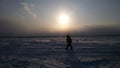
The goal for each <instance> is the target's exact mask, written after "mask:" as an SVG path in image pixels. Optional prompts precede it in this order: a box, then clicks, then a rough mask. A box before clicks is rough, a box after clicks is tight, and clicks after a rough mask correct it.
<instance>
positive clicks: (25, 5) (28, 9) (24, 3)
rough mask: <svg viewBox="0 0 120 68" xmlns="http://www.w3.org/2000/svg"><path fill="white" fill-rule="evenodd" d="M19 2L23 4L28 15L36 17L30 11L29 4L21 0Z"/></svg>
mask: <svg viewBox="0 0 120 68" xmlns="http://www.w3.org/2000/svg"><path fill="white" fill-rule="evenodd" d="M21 4H22V5H23V8H24V10H25V11H26V12H27V13H28V14H29V15H31V16H32V17H33V18H34V19H36V18H37V15H36V14H35V13H34V12H33V11H32V9H31V6H30V4H28V3H27V2H22V3H21Z"/></svg>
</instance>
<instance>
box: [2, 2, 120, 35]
mask: <svg viewBox="0 0 120 68" xmlns="http://www.w3.org/2000/svg"><path fill="white" fill-rule="evenodd" d="M63 12H64V13H65V14H66V15H67V16H68V17H69V22H70V23H69V24H71V25H69V30H66V31H62V30H60V29H62V28H61V27H62V26H61V25H56V23H57V21H58V20H57V19H58V18H59V14H60V13H63ZM57 29H58V30H57ZM119 31H120V0H0V36H6V35H36V34H38V35H57V34H58V35H60V34H67V33H71V34H74V35H93V36H94V35H120V32H119Z"/></svg>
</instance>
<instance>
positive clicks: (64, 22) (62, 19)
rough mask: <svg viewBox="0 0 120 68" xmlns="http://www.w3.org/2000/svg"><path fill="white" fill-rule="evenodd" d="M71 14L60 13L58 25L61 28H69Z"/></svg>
mask: <svg viewBox="0 0 120 68" xmlns="http://www.w3.org/2000/svg"><path fill="white" fill-rule="evenodd" d="M69 24H70V23H69V16H68V15H67V14H60V15H59V20H58V25H59V29H60V30H67V29H68V26H69Z"/></svg>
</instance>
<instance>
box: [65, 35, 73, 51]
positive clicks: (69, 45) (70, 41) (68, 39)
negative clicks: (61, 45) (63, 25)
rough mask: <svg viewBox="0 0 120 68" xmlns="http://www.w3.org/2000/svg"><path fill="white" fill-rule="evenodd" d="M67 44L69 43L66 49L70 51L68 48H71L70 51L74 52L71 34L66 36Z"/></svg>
mask: <svg viewBox="0 0 120 68" xmlns="http://www.w3.org/2000/svg"><path fill="white" fill-rule="evenodd" d="M66 42H67V47H66V48H65V49H66V50H68V48H69V47H70V49H71V50H73V47H72V39H71V37H70V35H69V34H68V35H66Z"/></svg>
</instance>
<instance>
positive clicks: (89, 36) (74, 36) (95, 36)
mask: <svg viewBox="0 0 120 68" xmlns="http://www.w3.org/2000/svg"><path fill="white" fill-rule="evenodd" d="M50 37H65V36H4V37H0V38H50ZM72 37H120V36H72Z"/></svg>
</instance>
